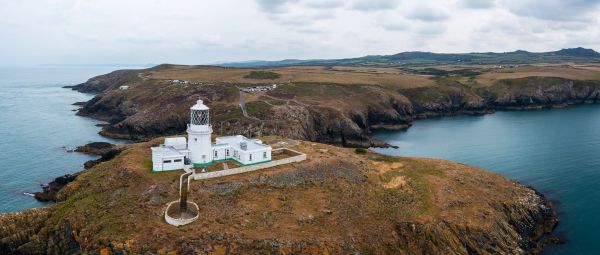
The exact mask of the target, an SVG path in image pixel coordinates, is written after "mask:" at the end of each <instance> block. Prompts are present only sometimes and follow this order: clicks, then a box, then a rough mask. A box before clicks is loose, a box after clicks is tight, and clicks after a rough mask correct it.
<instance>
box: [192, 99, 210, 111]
mask: <svg viewBox="0 0 600 255" xmlns="http://www.w3.org/2000/svg"><path fill="white" fill-rule="evenodd" d="M191 109H192V110H196V111H203V110H208V106H206V105H205V104H204V101H202V99H199V100H198V101H196V104H195V105H194V106H192V108H191Z"/></svg>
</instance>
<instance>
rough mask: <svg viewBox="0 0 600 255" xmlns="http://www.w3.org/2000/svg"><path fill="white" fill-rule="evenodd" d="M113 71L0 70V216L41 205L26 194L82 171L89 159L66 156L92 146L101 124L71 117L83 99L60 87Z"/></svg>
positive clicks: (86, 97) (28, 68)
mask: <svg viewBox="0 0 600 255" xmlns="http://www.w3.org/2000/svg"><path fill="white" fill-rule="evenodd" d="M116 69H120V68H118V67H0V213H6V212H15V211H22V210H25V209H27V208H35V207H40V206H43V205H45V203H42V202H38V201H36V200H35V199H34V198H33V197H32V194H31V193H33V192H36V191H40V190H41V185H42V184H45V183H48V182H50V181H52V180H53V179H54V178H56V177H58V176H61V175H64V174H68V173H75V172H77V171H81V170H83V163H84V162H85V161H87V160H90V159H94V158H95V157H92V156H88V155H85V154H82V153H77V152H70V151H71V150H72V149H73V148H75V147H77V146H80V145H84V144H86V143H89V142H94V141H106V142H112V143H122V142H124V141H120V140H113V139H107V138H104V137H101V136H100V135H98V132H99V131H100V127H98V126H96V125H97V124H101V123H102V122H100V121H96V120H93V119H90V118H85V117H79V116H76V115H75V110H76V109H77V108H78V107H77V106H74V105H73V103H75V102H81V101H87V100H89V99H91V98H92V97H93V96H94V95H92V94H84V93H79V92H76V91H73V90H71V89H65V88H62V87H63V86H65V85H75V84H78V83H82V82H85V81H86V80H87V79H88V78H91V77H93V76H96V75H100V74H104V73H108V72H110V71H113V70H116Z"/></svg>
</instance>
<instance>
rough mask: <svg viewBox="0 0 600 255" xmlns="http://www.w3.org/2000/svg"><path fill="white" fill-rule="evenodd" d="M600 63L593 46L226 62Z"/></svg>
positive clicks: (248, 64) (240, 64)
mask: <svg viewBox="0 0 600 255" xmlns="http://www.w3.org/2000/svg"><path fill="white" fill-rule="evenodd" d="M567 61H569V62H586V63H600V53H598V52H596V51H595V50H593V49H586V48H581V47H578V48H569V49H562V50H558V51H551V52H539V53H535V52H529V51H524V50H517V51H513V52H503V53H494V52H485V53H433V52H422V51H410V52H401V53H398V54H393V55H370V56H364V57H359V58H346V59H312V60H299V59H286V60H281V61H245V62H235V63H223V64H220V65H219V66H227V67H280V66H295V65H320V66H428V65H440V64H473V65H475V64H531V63H560V62H567Z"/></svg>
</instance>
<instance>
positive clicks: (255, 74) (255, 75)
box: [244, 71, 281, 80]
mask: <svg viewBox="0 0 600 255" xmlns="http://www.w3.org/2000/svg"><path fill="white" fill-rule="evenodd" d="M279 77H281V75H280V74H278V73H274V72H268V71H251V72H250V73H249V74H248V75H246V76H244V78H246V79H258V80H270V79H277V78H279Z"/></svg>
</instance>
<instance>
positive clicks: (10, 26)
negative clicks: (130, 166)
mask: <svg viewBox="0 0 600 255" xmlns="http://www.w3.org/2000/svg"><path fill="white" fill-rule="evenodd" d="M596 2H597V1H589V0H587V1H586V0H547V1H544V2H540V1H535V0H451V1H448V0H390V1H383V0H370V1H369V0H255V1H237V0H219V1H198V0H152V1H148V0H128V1H122V0H85V1H82V0H19V1H0V33H1V34H2V35H3V38H10V40H2V41H0V56H2V58H0V65H10V64H15V63H17V64H18V63H29V64H38V63H67V64H73V63H96V64H97V63H163V62H169V63H181V64H205V63H212V62H224V61H239V60H248V59H265V60H274V59H285V58H299V59H315V58H345V57H356V56H363V55H374V54H393V53H397V52H401V51H415V50H420V51H435V52H471V51H513V50H516V49H525V50H529V51H546V50H556V49H560V48H566V47H577V46H582V47H591V48H594V47H595V48H597V49H598V45H599V44H598V41H599V39H597V38H600V19H599V18H598V17H600V15H599V14H600V10H599V8H600V6H599V4H598V3H596ZM115 6H119V8H115ZM23 13H26V14H27V15H26V16H27V18H23ZM40 38H43V40H40ZM599 50H600V49H599Z"/></svg>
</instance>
